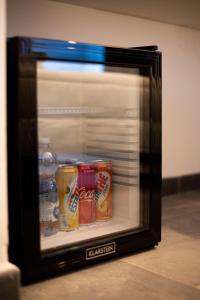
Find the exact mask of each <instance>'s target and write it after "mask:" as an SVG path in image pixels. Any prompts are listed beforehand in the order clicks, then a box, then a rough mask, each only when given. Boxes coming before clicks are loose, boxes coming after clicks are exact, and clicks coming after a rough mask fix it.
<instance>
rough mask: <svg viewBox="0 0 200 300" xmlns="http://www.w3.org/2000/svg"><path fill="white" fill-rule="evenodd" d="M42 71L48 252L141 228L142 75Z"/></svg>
mask: <svg viewBox="0 0 200 300" xmlns="http://www.w3.org/2000/svg"><path fill="white" fill-rule="evenodd" d="M37 72H38V74H37V75H38V134H39V141H38V146H39V147H40V149H41V144H42V142H43V149H42V151H43V152H41V150H40V151H39V153H43V154H39V156H40V157H39V159H40V167H39V181H40V224H41V250H43V251H44V250H48V249H53V248H56V247H60V246H64V245H65V246H66V245H68V244H73V243H77V242H81V241H85V240H88V239H94V238H97V237H101V236H105V235H108V234H113V233H115V234H116V233H118V232H123V231H127V230H130V229H136V228H138V227H139V226H140V224H141V219H140V193H139V174H140V162H139V154H140V146H141V145H140V122H139V118H140V100H141V93H142V89H143V81H144V79H143V77H142V76H141V75H139V70H138V69H134V70H133V69H128V68H127V69H126V68H119V67H117V68H115V67H105V66H104V65H101V64H85V63H74V62H53V61H43V62H39V63H38V68H37ZM45 141H46V144H48V145H44V142H45ZM47 142H48V143H47ZM45 147H46V148H45ZM48 147H49V148H48ZM44 148H45V149H44ZM51 149H53V150H51ZM47 153H48V154H47ZM46 157H47V161H45V159H44V158H46ZM47 182H48V184H47ZM42 186H46V190H45V189H43V188H42ZM45 193H46V194H45ZM43 194H44V195H43ZM52 195H53V196H52ZM55 195H56V196H55ZM45 197H46V198H45ZM45 199H46V200H45ZM47 221H48V222H49V225H48V224H47V225H48V226H49V228H50V230H49V228H48V226H46V227H47V228H46V227H45V224H46V223H45V222H47ZM50 223H51V224H53V225H52V226H51V225H50ZM54 225H55V226H54ZM45 230H46V231H45ZM48 230H49V231H50V234H49V231H48Z"/></svg>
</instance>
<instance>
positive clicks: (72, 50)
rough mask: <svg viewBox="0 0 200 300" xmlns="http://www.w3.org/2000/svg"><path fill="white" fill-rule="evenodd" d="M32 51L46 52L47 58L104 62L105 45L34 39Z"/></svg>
mask: <svg viewBox="0 0 200 300" xmlns="http://www.w3.org/2000/svg"><path fill="white" fill-rule="evenodd" d="M31 42H32V43H31V49H32V52H40V53H41V54H42V53H45V56H46V58H57V59H68V60H77V61H91V62H104V61H105V49H106V48H105V47H103V46H96V45H89V44H84V43H75V42H64V41H51V40H42V43H41V40H40V39H33V40H32V41H31Z"/></svg>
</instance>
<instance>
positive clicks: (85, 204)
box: [77, 161, 95, 225]
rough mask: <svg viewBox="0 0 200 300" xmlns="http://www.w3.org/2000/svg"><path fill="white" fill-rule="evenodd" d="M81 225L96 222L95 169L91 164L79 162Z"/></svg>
mask: <svg viewBox="0 0 200 300" xmlns="http://www.w3.org/2000/svg"><path fill="white" fill-rule="evenodd" d="M77 166H78V171H79V175H78V188H79V224H80V225H89V224H92V223H94V221H95V167H94V165H92V164H91V163H88V162H84V161H79V162H77Z"/></svg>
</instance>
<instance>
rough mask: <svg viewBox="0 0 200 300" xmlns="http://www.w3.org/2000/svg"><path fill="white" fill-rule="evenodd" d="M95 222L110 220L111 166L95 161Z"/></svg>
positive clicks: (109, 163) (102, 161) (107, 162)
mask: <svg viewBox="0 0 200 300" xmlns="http://www.w3.org/2000/svg"><path fill="white" fill-rule="evenodd" d="M94 165H95V167H96V180H95V181H96V186H95V201H96V220H97V221H106V220H110V219H111V218H112V164H111V162H109V161H104V160H96V161H94Z"/></svg>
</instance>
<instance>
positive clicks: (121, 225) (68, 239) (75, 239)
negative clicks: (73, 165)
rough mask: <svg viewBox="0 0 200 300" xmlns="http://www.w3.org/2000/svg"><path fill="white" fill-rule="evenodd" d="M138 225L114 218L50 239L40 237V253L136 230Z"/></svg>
mask: <svg viewBox="0 0 200 300" xmlns="http://www.w3.org/2000/svg"><path fill="white" fill-rule="evenodd" d="M138 227H139V224H138V223H136V222H134V221H127V220H125V219H124V218H123V219H122V218H114V219H112V220H109V221H105V222H95V223H94V224H92V225H88V226H80V227H79V229H77V230H73V231H68V232H63V231H60V232H58V233H57V234H55V235H52V236H50V237H41V239H40V247H41V251H47V250H52V251H53V250H55V249H56V248H59V247H62V246H68V245H71V244H76V243H79V242H83V241H86V240H91V239H94V238H98V237H102V236H105V235H108V234H114V233H120V232H122V231H126V230H130V229H136V228H138Z"/></svg>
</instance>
